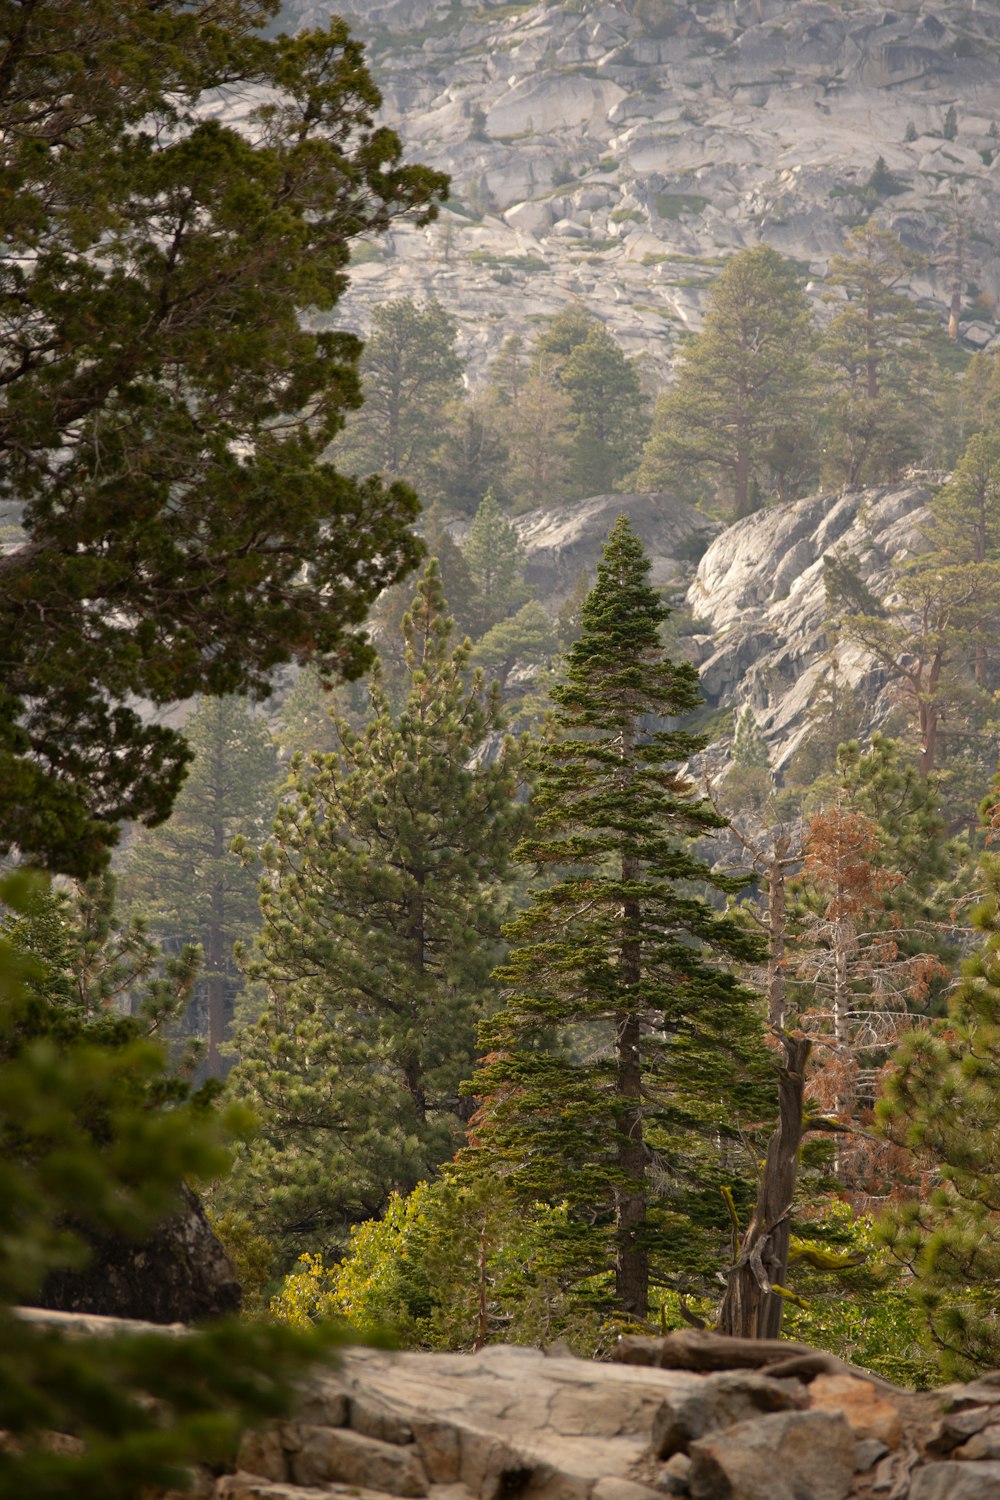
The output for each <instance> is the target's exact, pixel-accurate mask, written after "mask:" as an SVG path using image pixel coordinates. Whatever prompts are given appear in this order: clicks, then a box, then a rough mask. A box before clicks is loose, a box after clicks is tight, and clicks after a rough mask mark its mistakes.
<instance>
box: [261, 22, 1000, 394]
mask: <svg viewBox="0 0 1000 1500" xmlns="http://www.w3.org/2000/svg"><path fill="white" fill-rule="evenodd" d="M332 9H339V10H342V11H344V12H346V13H347V14H348V15H349V17H350V19H351V20H352V23H353V24H354V27H355V30H356V31H357V32H358V34H359V35H361V36H362V37H365V38H366V39H368V41H369V47H370V53H371V59H372V65H373V68H374V71H375V74H376V77H377V79H378V81H379V83H380V86H381V87H382V89H383V91H384V95H385V117H386V119H387V120H389V121H390V122H391V123H393V124H394V125H395V126H396V127H397V128H398V129H399V130H400V131H401V133H402V135H403V137H404V140H405V142H406V145H407V149H408V152H409V153H410V155H411V156H415V157H419V158H421V159H422V160H425V161H428V162H430V163H432V164H433V165H435V166H438V167H443V168H444V169H446V170H447V171H449V172H450V173H451V174H452V179H453V184H454V204H453V207H454V211H453V212H446V213H445V214H444V215H442V219H441V221H440V222H439V224H438V225H436V226H434V227H432V228H430V229H428V230H426V231H417V230H412V229H405V228H399V229H397V230H396V231H394V232H393V234H392V235H391V236H390V238H389V242H388V244H387V245H385V246H384V247H382V248H380V249H379V250H378V251H377V252H376V253H375V258H373V259H372V260H370V261H369V262H368V263H366V264H363V265H358V266H357V267H356V269H355V273H354V290H353V291H352V293H351V294H350V296H349V298H348V299H347V303H346V314H347V317H348V318H349V319H352V320H353V321H355V322H357V323H359V324H361V325H362V326H363V325H364V323H365V322H366V310H367V309H368V307H370V305H371V304H372V302H373V301H374V300H376V299H379V300H381V299H385V298H387V297H397V296H401V295H404V294H412V295H424V294H426V293H430V292H434V293H436V294H437V295H439V296H440V297H441V298H442V300H444V301H446V302H447V305H448V306H449V308H450V309H451V310H452V311H453V312H455V313H456V314H457V315H458V316H459V318H460V319H461V321H462V325H463V332H464V343H465V346H466V347H465V350H464V352H465V354H466V355H467V357H469V358H470V359H471V361H472V362H473V365H474V367H475V366H476V365H479V366H481V364H482V361H483V358H484V357H485V355H486V354H487V353H488V352H492V351H494V350H495V349H496V348H497V347H498V345H499V342H500V340H501V338H502V337H503V336H504V335H506V334H507V333H510V332H513V331H521V332H524V331H526V330H527V329H528V328H530V325H531V323H532V321H533V320H535V319H537V318H539V317H540V316H545V315H550V314H552V313H554V312H555V311H557V310H558V308H559V307H561V306H562V305H564V304H565V302H566V300H567V299H568V298H571V297H574V296H576V297H581V298H585V299H586V301H587V304H588V306H589V307H591V308H592V309H593V310H594V311H595V312H596V313H598V314H599V315H600V316H601V317H602V318H604V319H605V320H606V322H607V323H608V325H609V327H611V329H612V330H613V331H614V332H615V334H616V335H617V336H618V337H619V338H620V339H621V340H622V341H623V343H624V344H625V345H626V347H627V348H628V350H629V352H630V353H639V352H642V353H645V354H647V355H648V356H651V357H652V358H653V359H654V360H655V361H656V362H657V363H659V364H662V365H666V364H667V363H668V362H669V359H670V356H671V352H672V350H673V348H674V347H675V345H676V342H677V338H678V335H679V334H680V333H681V332H682V331H683V330H684V329H685V328H691V327H697V326H698V323H699V316H700V306H701V301H702V296H703V287H704V285H705V282H706V280H707V279H708V278H709V277H710V276H711V275H712V274H713V273H714V271H715V270H716V269H717V266H718V257H719V256H720V255H722V254H724V253H725V252H727V251H730V250H733V249H736V248H740V247H742V246H745V245H748V244H753V243H756V242H758V241H759V240H761V239H764V240H766V241H767V242H768V243H770V244H772V245H774V246H775V248H777V249H778V250H780V251H781V252H782V253H783V254H786V255H789V256H793V257H795V258H797V259H798V260H800V261H801V262H802V263H803V264H804V265H805V266H807V267H808V268H809V270H810V271H811V272H812V274H813V275H816V276H818V275H820V274H822V272H823V271H824V270H825V268H826V266H827V264H828V262H829V258H830V256H831V255H832V254H833V253H834V251H835V250H836V249H837V248H838V247H839V245H840V244H841V242H842V240H843V237H844V234H845V233H846V231H847V229H848V228H849V227H850V226H851V225H852V224H854V223H858V222H862V221H863V220H864V219H866V218H867V217H868V216H869V215H870V214H871V213H872V211H873V210H874V212H875V214H876V216H877V219H878V221H879V222H880V223H883V224H885V225H887V226H889V227H891V228H892V229H894V230H895V231H896V232H897V233H898V234H899V235H900V236H901V237H902V238H903V239H904V240H905V241H906V242H907V243H908V244H910V245H912V246H914V247H916V248H918V249H920V250H921V251H922V252H923V253H924V254H925V255H927V256H928V258H929V260H930V262H931V264H930V266H929V267H928V270H927V272H926V274H923V275H921V276H920V277H919V278H918V279H917V280H916V282H915V283H914V285H913V286H912V291H913V292H914V294H915V295H917V296H918V297H920V298H921V300H923V301H925V302H926V303H927V304H928V305H932V306H934V307H936V308H937V309H938V310H939V311H940V312H941V315H942V317H944V315H945V310H946V307H947V303H948V300H949V296H950V291H951V281H952V277H953V275H954V272H953V270H952V269H951V268H950V266H949V259H950V256H951V248H952V247H951V240H952V239H953V235H952V232H951V230H950V227H949V226H950V225H953V224H954V221H955V219H956V216H957V218H959V219H960V220H961V221H962V224H963V232H964V236H965V241H966V243H965V249H964V252H963V266H962V273H961V276H962V281H963V283H964V288H965V293H966V296H965V305H964V307H963V335H964V336H965V337H966V339H967V340H968V342H969V344H970V346H973V347H982V346H983V345H984V344H986V343H988V342H989V341H990V340H991V339H992V338H993V337H994V336H995V333H996V328H995V326H994V323H993V316H994V308H995V304H996V302H997V300H1000V267H998V265H997V262H996V258H995V254H994V244H995V230H996V224H997V220H998V217H1000V151H998V148H1000V139H998V135H997V129H998V127H997V125H996V123H995V122H996V119H997V117H998V116H1000V10H998V7H997V6H996V5H995V4H992V3H991V4H989V5H986V4H984V3H982V0H980V3H976V0H968V3H963V4H958V3H952V0H943V3H941V4H939V5H936V6H934V7H933V8H932V9H929V8H927V7H925V6H923V5H918V4H915V3H913V0H907V4H906V5H905V6H899V7H897V8H895V9H886V8H885V7H884V6H881V5H875V4H871V3H868V0H862V3H844V4H821V3H811V0H805V3H799V4H787V3H784V0H759V4H758V3H757V0H736V3H735V4H734V3H722V0H701V3H698V4H696V5H692V6H690V7H687V8H685V7H683V6H680V5H676V6H675V5H673V4H671V3H670V0H618V3H611V4H590V3H587V0H564V3H561V4H560V3H552V4H548V5H545V4H536V5H523V4H493V5H491V4H477V3H474V0H347V3H346V4H339V5H334V4H333V3H332V0H287V5H286V16H285V19H286V21H287V22H288V23H289V24H290V25H300V24H308V23H309V22H315V21H318V20H321V19H322V18H323V17H324V16H325V15H326V14H327V13H329V11H330V10H332ZM950 107H953V108H954V111H955V119H956V125H957V134H956V135H955V138H954V139H947V138H945V134H944V133H943V132H944V130H945V122H946V115H947V112H948V110H949V108H950ZM907 135H909V136H910V137H911V139H910V140H906V139H905V137H906V136H907ZM880 155H881V156H882V157H883V158H884V160H885V163H886V165H887V166H888V168H889V169H890V171H891V172H892V173H893V174H895V176H896V177H897V178H898V179H899V182H898V186H899V188H900V189H901V190H900V191H898V192H897V193H895V194H890V195H886V196H883V197H881V198H877V197H876V198H874V199H872V198H869V199H867V200H866V199H865V198H864V197H863V196H861V194H862V193H863V189H864V187H865V184H866V183H867V181H868V178H869V176H870V174H871V172H872V168H873V166H874V164H875V161H876V158H877V157H878V156H880Z"/></svg>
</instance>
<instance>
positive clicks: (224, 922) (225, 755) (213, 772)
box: [120, 698, 278, 1076]
mask: <svg viewBox="0 0 1000 1500" xmlns="http://www.w3.org/2000/svg"><path fill="white" fill-rule="evenodd" d="M186 733H187V738H188V743H189V744H190V745H191V747H192V749H193V751H194V761H193V763H192V766H191V770H190V773H189V775H188V778H187V780H186V781H185V783H184V786H183V788H182V789H181V793H180V796H179V797H178V799H177V803H176V806H175V808H174V812H173V816H172V817H171V818H170V820H169V822H167V823H164V824H163V825H162V827H160V828H155V829H149V830H142V831H140V832H139V833H138V834H137V836H136V839H135V841H134V843H133V845H132V847H131V848H130V850H129V853H128V858H127V859H126V861H125V863H124V867H123V869H122V872H121V876H120V888H121V896H122V903H123V905H124V907H125V908H126V910H128V911H130V912H132V913H135V914H137V915H141V916H142V917H143V918H144V919H145V921H146V922H148V924H149V926H150V929H151V930H152V932H153V933H155V935H156V936H157V937H159V938H160V939H161V940H162V941H163V942H164V943H166V944H167V945H168V946H169V947H170V948H172V949H176V948H177V947H178V946H179V945H180V944H181V943H182V942H184V941H189V940H193V941H196V942H199V943H200V944H201V947H202V953H203V967H202V971H201V974H200V975H199V978H198V983H197V985H196V989H195V997H194V1003H195V1018H194V1024H193V1027H192V1029H193V1030H194V1031H195V1032H196V1033H197V1034H199V1035H201V1036H204V1037H205V1038H206V1040H207V1043H208V1059H207V1065H208V1071H209V1073H210V1074H211V1075H212V1076H218V1075H219V1074H220V1073H221V1072H222V1070H223V1062H222V1057H221V1054H220V1051H219V1048H220V1047H221V1046H222V1043H223V1041H224V1040H225V1034H226V1027H227V1025H228V1023H229V1021H230V1020H231V1019H232V1014H233V1004H234V999H235V995H236V992H237V990H238V988H239V973H238V971H237V969H236V965H235V963H234V962H233V944H234V943H235V942H237V941H238V940H242V941H248V940H249V939H250V938H251V937H252V935H253V932H254V930H255V928H256V927H257V924H258V912H257V882H256V880H255V878H254V876H253V873H252V872H251V871H249V870H247V869H246V868H244V867H243V865H241V863H240V861H239V859H237V857H236V856H235V855H234V854H233V852H232V848H231V845H232V842H233V839H234V838H236V837H237V836H238V835H242V836H243V837H244V838H247V839H251V840H253V841H254V842H259V841H261V840H262V839H263V837H264V835H265V833H266V830H267V828H268V825H269V823H270V820H271V816H272V814H273V812H274V804H275V802H276V800H277V786H278V754H277V750H276V748H275V745H274V742H273V741H272V739H271V735H270V733H269V731H268V727H267V724H266V722H265V721H264V719H263V718H262V717H261V716H260V715H259V714H254V713H252V712H251V710H250V709H249V708H248V707H247V705H246V704H245V703H244V702H243V700H242V699H240V698H207V699H205V700H204V701H203V702H202V703H201V704H200V705H199V707H198V708H197V710H196V711H195V713H194V714H193V715H192V717H191V718H190V719H189V720H188V723H187V726H186Z"/></svg>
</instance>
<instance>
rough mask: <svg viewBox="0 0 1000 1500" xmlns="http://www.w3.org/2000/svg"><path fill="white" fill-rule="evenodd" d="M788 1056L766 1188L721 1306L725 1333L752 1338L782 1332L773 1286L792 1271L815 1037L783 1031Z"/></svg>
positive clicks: (759, 1197)
mask: <svg viewBox="0 0 1000 1500" xmlns="http://www.w3.org/2000/svg"><path fill="white" fill-rule="evenodd" d="M778 1036H779V1039H780V1041H781V1045H782V1047H783V1048H784V1053H785V1060H784V1062H783V1063H782V1066H781V1068H780V1070H779V1072H778V1127H777V1129H776V1130H775V1131H774V1133H773V1135H772V1136H771V1139H770V1140H769V1141H768V1144H767V1154H766V1156H765V1157H764V1170H763V1175H762V1177H761V1184H760V1192H759V1193H758V1195H757V1202H756V1203H755V1204H754V1210H753V1214H752V1216H751V1219H750V1223H749V1226H748V1227H747V1230H746V1233H745V1234H744V1236H743V1241H742V1244H741V1245H740V1252H739V1255H738V1256H737V1258H736V1264H735V1265H734V1266H733V1267H732V1269H731V1270H730V1272H729V1285H728V1287H727V1289H726V1295H725V1296H724V1297H723V1299H722V1307H721V1308H720V1310H719V1319H718V1324H717V1329H718V1332H719V1333H726V1334H735V1335H736V1336H738V1337H739V1338H747V1339H776V1338H777V1337H778V1336H779V1334H780V1332H781V1313H782V1306H783V1300H782V1298H781V1296H780V1295H779V1294H778V1293H777V1292H774V1291H772V1287H774V1286H775V1285H777V1286H784V1285H785V1282H786V1278H787V1275H788V1249H789V1243H790V1234H791V1231H790V1227H789V1216H790V1214H791V1211H792V1198H793V1196H794V1193H795V1174H796V1170H797V1168H798V1159H799V1146H800V1145H801V1142H802V1101H803V1095H804V1090H805V1070H806V1061H807V1059H808V1057H809V1053H810V1050H811V1048H812V1043H811V1042H810V1041H809V1040H808V1039H807V1038H806V1037H793V1036H789V1034H788V1032H787V1031H781V1032H779V1033H778Z"/></svg>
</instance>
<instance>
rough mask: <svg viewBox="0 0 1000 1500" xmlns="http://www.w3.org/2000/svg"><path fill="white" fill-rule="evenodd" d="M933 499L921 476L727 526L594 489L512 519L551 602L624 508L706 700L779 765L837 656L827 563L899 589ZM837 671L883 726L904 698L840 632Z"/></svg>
mask: <svg viewBox="0 0 1000 1500" xmlns="http://www.w3.org/2000/svg"><path fill="white" fill-rule="evenodd" d="M930 498H931V491H930V489H929V488H927V487H925V485H924V484H922V483H918V482H915V481H906V482H904V483H901V484H898V485H887V486H884V487H882V488H879V489H868V490H856V491H851V492H846V493H838V494H820V495H810V496H807V497H806V498H804V499H802V500H797V501H795V502H794V503H792V504H789V505H778V506H774V507H772V508H770V509H768V510H760V511H757V512H755V514H753V515H751V516H747V517H746V519H745V520H742V521H738V522H737V523H736V524H735V525H733V526H729V527H727V528H725V529H722V528H720V527H719V526H718V525H713V524H712V523H711V522H709V521H708V520H707V519H706V518H705V517H704V516H703V515H701V514H700V513H699V512H698V511H696V510H694V509H692V507H690V506H688V505H685V504H684V503H683V501H680V500H677V499H676V498H675V497H673V496H671V495H669V494H665V493H657V494H645V495H644V494H628V495H598V496H595V497H593V498H591V499H588V500H581V501H576V502H573V503H570V504H564V505H561V506H559V507H553V508H551V509H550V508H545V509H540V510H537V511H532V512H531V513H530V514H528V515H526V516H521V517H518V518H517V520H516V522H515V524H516V525H517V527H518V531H519V533H520V536H521V540H522V543H523V545H524V554H525V573H526V577H527V578H528V581H529V583H530V584H531V586H532V588H533V589H534V591H535V592H536V594H537V595H538V597H539V598H540V599H542V600H543V601H544V603H545V604H546V607H547V608H549V609H551V610H555V609H556V608H557V607H558V606H559V604H560V603H561V602H562V601H563V599H565V597H566V595H567V594H569V593H570V592H571V591H572V590H573V588H574V586H575V585H576V583H577V582H578V580H579V578H580V575H581V573H586V574H587V575H588V577H589V578H590V579H593V577H594V574H595V570H596V567H597V563H598V561H599V560H600V556H601V549H602V547H603V545H604V542H605V541H606V540H607V536H608V532H609V531H610V529H611V527H612V526H613V525H614V522H615V519H616V517H617V516H618V515H619V514H621V513H624V514H625V515H627V516H628V518H629V520H630V521H631V522H632V524H633V526H634V527H635V529H636V531H637V533H638V535H639V536H640V537H641V539H642V541H643V544H644V546H645V548H646V550H647V552H648V553H649V556H650V558H651V560H652V564H653V567H652V579H653V582H654V583H655V584H656V585H657V587H660V588H664V589H665V590H666V591H667V594H668V596H670V594H671V593H672V594H673V599H674V603H675V605H676V606H677V607H678V608H679V609H681V610H683V609H684V606H685V605H686V608H687V612H688V615H689V616H690V617H692V618H690V619H689V620H688V621H687V622H685V628H686V629H688V630H689V631H690V632H691V633H689V634H687V635H685V637H684V640H683V645H684V647H685V648H686V649H687V651H688V654H689V655H690V657H691V659H692V660H694V661H695V662H696V663H697V665H698V667H699V670H700V674H701V684H702V691H703V692H704V694H705V698H706V701H707V702H708V703H709V704H710V705H711V706H712V707H725V708H732V709H734V711H735V710H739V709H740V708H742V707H743V706H744V705H745V704H749V705H750V706H751V708H752V709H753V712H754V717H755V719H756V721H757V723H758V725H759V726H760V728H761V730H762V732H763V734H764V737H765V739H766V740H767V741H768V743H769V745H770V747H771V752H772V765H773V767H774V768H775V769H776V770H780V769H782V768H783V767H784V766H786V765H787V763H788V761H789V760H790V759H791V757H792V755H794V753H795V750H796V749H797V747H798V745H799V743H800V741H801V739H802V737H803V735H804V734H805V733H806V731H807V728H808V723H807V718H806V713H807V709H808V707H809V704H810V702H811V701H812V699H813V698H814V695H815V687H816V681H817V678H818V677H819V676H820V675H821V673H822V672H823V671H824V670H825V669H826V667H827V666H828V665H829V658H828V654H827V653H828V652H829V649H830V646H831V644H832V636H831V633H830V630H829V616H830V608H829V605H828V603H827V599H826V591H825V585H824V559H825V558H827V557H831V556H835V555H838V554H839V555H845V556H847V557H850V558H852V559H854V561H855V562H856V564H857V569H858V574H859V576H860V578H861V579H862V580H863V581H864V582H865V583H866V584H867V586H868V587H869V588H870V589H871V591H872V592H873V593H874V594H875V595H877V596H878V597H879V598H883V597H886V596H889V597H891V580H892V576H893V573H894V571H895V570H897V569H898V568H899V567H900V566H902V565H903V564H904V563H905V562H906V561H907V560H908V559H909V558H912V557H915V556H917V555H918V554H919V553H920V552H922V551H924V550H926V548H927V545H928V543H927V540H926V537H925V534H924V533H925V527H926V525H927V522H928V519H929V513H928V510H927V502H928V501H929V500H930ZM699 557H700V561H698V562H697V566H695V562H694V559H696V558H699ZM837 666H838V673H839V675H840V678H841V681H842V682H843V683H844V684H845V685H847V686H849V687H852V688H855V689H857V690H858V692H859V694H860V696H861V699H862V701H863V702H864V704H865V717H866V720H867V722H868V723H869V724H870V726H871V727H872V728H876V729H877V728H879V727H882V726H883V725H884V724H885V723H886V721H887V720H888V719H889V717H890V715H891V714H892V713H893V710H894V708H895V707H896V702H895V696H894V692H893V689H892V687H891V685H890V684H889V683H887V681H886V679H885V675H884V673H883V671H882V670H881V668H880V667H879V666H878V664H877V663H876V662H875V661H874V660H873V659H872V658H871V657H870V656H869V655H868V654H867V653H866V652H864V651H863V650H861V648H859V647H857V646H854V645H851V644H850V643H849V642H846V641H842V642H841V643H840V644H839V645H838V650H837Z"/></svg>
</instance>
